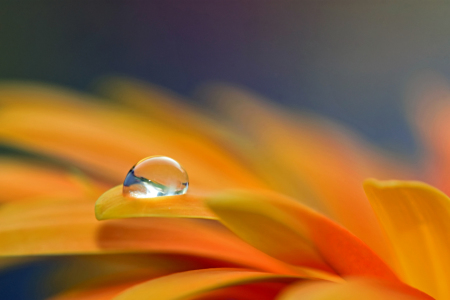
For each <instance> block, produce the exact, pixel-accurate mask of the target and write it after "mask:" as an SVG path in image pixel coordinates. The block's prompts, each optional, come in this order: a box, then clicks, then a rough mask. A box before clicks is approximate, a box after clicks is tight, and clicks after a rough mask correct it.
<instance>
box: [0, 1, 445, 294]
mask: <svg viewBox="0 0 450 300" xmlns="http://www.w3.org/2000/svg"><path fill="white" fill-rule="evenodd" d="M449 16H450V5H448V4H444V3H437V2H434V3H431V2H425V1H395V2H390V1H345V0H344V1H270V2H269V1H119V0H113V1H110V0H108V1H107V0H95V1H87V0H86V1H83V0H82V1H68V0H66V1H56V0H55V1H44V0H34V1H13V0H11V1H8V0H2V1H0V80H2V81H3V80H8V81H9V80H27V81H36V82H45V83H51V84H57V85H62V86H65V87H69V88H74V89H77V90H82V91H87V92H89V91H90V90H91V89H92V84H93V83H95V81H96V80H97V79H98V78H100V77H102V76H105V75H110V74H113V75H125V76H130V77H135V78H138V79H142V80H144V81H147V82H150V83H153V84H157V85H160V86H162V87H164V88H167V89H170V90H172V91H175V92H177V93H179V94H181V95H183V96H186V99H189V100H187V101H193V102H195V101H197V100H195V97H191V96H192V95H193V94H194V93H195V90H196V88H197V87H198V86H200V85H201V84H204V83H206V82H210V81H221V82H227V83H231V84H233V85H237V86H242V87H245V88H248V89H250V90H253V91H255V92H257V93H259V94H261V95H264V96H265V97H267V98H268V99H271V100H272V101H275V102H277V103H279V104H280V105H283V106H285V107H289V108H294V109H297V110H308V111H313V112H316V113H319V114H322V115H325V116H328V117H330V118H332V119H334V120H337V121H339V122H341V123H343V124H346V125H348V126H350V127H351V128H352V129H353V130H355V131H357V132H359V133H360V134H362V135H363V136H365V137H366V138H367V139H369V140H371V141H372V142H375V143H377V144H378V145H380V146H382V147H384V148H385V149H388V150H391V151H395V152H401V153H406V154H408V155H413V154H414V153H415V152H416V149H417V145H416V144H415V142H414V138H413V135H412V133H411V132H410V129H409V126H408V124H407V118H406V116H405V114H404V101H405V100H406V99H407V97H406V96H405V94H406V91H407V89H408V86H409V85H410V84H411V82H412V81H413V80H414V78H415V77H416V76H420V74H422V73H424V72H428V71H430V70H431V71H433V72H437V73H440V74H442V75H443V76H445V77H449V76H450V18H449ZM59 263H60V262H59V261H58V260H57V259H56V260H54V261H51V262H50V266H49V265H48V262H46V267H47V268H52V267H53V265H51V264H54V265H55V266H56V265H57V264H59ZM40 268H41V265H39V263H36V264H34V265H32V266H29V267H27V269H23V270H22V269H20V270H18V271H17V272H14V273H11V272H10V273H8V275H7V276H0V290H2V289H3V291H5V289H7V288H8V289H9V290H14V293H16V294H14V295H12V296H10V298H11V299H13V298H14V297H16V298H14V299H19V298H20V297H23V299H31V298H27V297H31V296H30V295H28V294H26V291H25V290H22V293H23V294H21V295H17V292H18V291H17V289H16V288H11V287H14V286H17V284H18V282H29V284H30V285H33V284H34V285H36V284H38V282H36V281H35V280H34V279H35V278H36V277H37V276H38V274H39V270H40ZM3 295H4V296H5V297H6V298H7V299H9V298H8V294H7V293H6V294H3ZM19 296H20V297H19ZM36 297H37V298H39V295H38V296H36ZM20 299H22V298H20Z"/></svg>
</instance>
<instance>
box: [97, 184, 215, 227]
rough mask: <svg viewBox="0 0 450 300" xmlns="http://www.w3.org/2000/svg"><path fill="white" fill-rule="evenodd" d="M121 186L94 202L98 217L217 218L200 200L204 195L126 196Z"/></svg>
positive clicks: (104, 218)
mask: <svg viewBox="0 0 450 300" xmlns="http://www.w3.org/2000/svg"><path fill="white" fill-rule="evenodd" d="M122 189H123V186H122V185H119V186H116V187H114V188H112V189H110V190H108V191H107V192H105V193H104V194H103V195H102V196H100V198H99V199H98V200H97V202H96V203H95V216H96V218H97V219H98V220H106V219H119V218H133V217H184V218H204V219H217V217H216V216H215V215H214V214H213V213H212V212H211V211H210V210H209V209H208V208H207V207H206V205H205V204H204V198H205V196H203V195H201V194H193V193H190V192H189V191H188V193H187V194H184V195H176V196H165V197H155V198H128V197H125V196H123V195H122Z"/></svg>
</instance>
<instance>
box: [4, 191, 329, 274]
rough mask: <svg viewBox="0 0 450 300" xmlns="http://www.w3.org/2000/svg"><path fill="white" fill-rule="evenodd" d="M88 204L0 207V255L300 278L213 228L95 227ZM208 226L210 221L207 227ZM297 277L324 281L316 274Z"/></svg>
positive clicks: (170, 224)
mask: <svg viewBox="0 0 450 300" xmlns="http://www.w3.org/2000/svg"><path fill="white" fill-rule="evenodd" d="M92 208H93V203H92V202H91V201H81V200H78V201H33V202H28V201H21V202H17V203H9V204H5V205H3V206H1V207H0V240H1V241H2V243H0V255H1V256H19V255H48V254H86V253H92V254H95V253H126V252H128V253H129V252H149V253H172V254H184V255H192V256H198V257H205V258H210V259H216V260H220V261H224V262H227V263H228V264H232V265H237V266H247V267H250V268H255V269H259V270H265V271H270V272H276V273H285V274H299V273H302V272H303V270H293V269H292V268H290V267H289V266H287V265H285V264H283V263H282V262H280V261H277V260H275V259H273V258H271V257H270V256H268V255H266V254H264V253H262V252H260V251H258V250H257V249H255V248H253V247H251V246H249V245H248V244H246V243H245V242H243V241H241V240H240V239H239V238H237V237H236V236H234V235H233V234H232V233H230V232H229V231H228V230H226V229H225V228H223V227H222V226H220V225H219V224H216V223H213V224H211V223H206V224H205V222H206V221H204V220H188V219H173V218H171V219H165V218H151V219H146V218H140V219H128V220H112V221H103V222H98V221H97V220H96V219H95V217H94V214H93V211H92V210H93V209H92ZM209 222H212V221H209ZM302 274H305V276H306V275H308V274H311V275H308V276H312V277H316V278H323V277H322V276H321V275H320V274H318V273H317V272H313V271H311V272H309V273H305V272H303V273H302Z"/></svg>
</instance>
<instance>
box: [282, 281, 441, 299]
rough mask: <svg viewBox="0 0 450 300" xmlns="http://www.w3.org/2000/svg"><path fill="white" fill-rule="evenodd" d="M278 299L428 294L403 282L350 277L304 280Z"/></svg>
mask: <svg viewBox="0 0 450 300" xmlns="http://www.w3.org/2000/svg"><path fill="white" fill-rule="evenodd" d="M277 299H278V300H297V299H304V300H334V299H345V300H360V299H364V300H379V299H384V300H414V299H416V300H419V299H423V300H425V299H428V300H431V299H433V298H431V297H430V296H428V295H426V294H424V293H422V292H420V291H418V290H415V289H413V288H411V287H409V286H407V285H404V284H393V283H392V282H382V281H374V280H367V279H350V280H349V281H347V282H345V283H340V284H338V283H333V282H323V281H319V282H305V283H300V284H295V285H293V286H291V287H289V288H287V289H286V290H285V291H284V292H283V293H282V294H281V295H280V296H279V297H278V298H277Z"/></svg>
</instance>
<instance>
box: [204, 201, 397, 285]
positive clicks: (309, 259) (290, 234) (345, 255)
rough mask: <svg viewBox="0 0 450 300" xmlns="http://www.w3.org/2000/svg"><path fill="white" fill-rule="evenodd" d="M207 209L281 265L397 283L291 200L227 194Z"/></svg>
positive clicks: (363, 250)
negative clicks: (281, 261)
mask: <svg viewBox="0 0 450 300" xmlns="http://www.w3.org/2000/svg"><path fill="white" fill-rule="evenodd" d="M207 204H208V206H209V207H210V208H211V210H212V211H213V212H214V213H215V214H216V215H217V216H218V217H219V218H220V221H221V222H223V223H224V224H225V225H226V226H227V227H229V228H230V229H231V230H232V231H233V232H235V233H236V234H237V235H238V236H240V237H241V238H243V239H244V240H246V241H247V242H249V243H250V244H252V245H254V246H255V247H257V248H259V249H261V250H262V251H264V252H266V253H268V254H270V255H272V256H274V257H276V258H278V259H281V260H283V261H286V262H289V263H292V264H296V265H306V266H310V267H314V268H318V269H322V270H326V271H329V270H330V268H329V267H331V269H332V270H334V271H336V272H337V273H338V274H340V275H343V276H357V275H360V276H368V277H376V278H383V279H387V280H392V281H397V280H398V279H397V277H396V276H395V275H394V274H393V273H392V271H391V270H390V269H389V267H387V266H386V264H385V263H384V262H383V261H382V260H381V259H380V258H379V257H378V256H377V255H376V254H375V253H373V251H372V250H371V249H370V248H369V247H367V246H366V245H365V244H364V243H363V242H362V241H361V240H359V239H358V238H357V237H356V236H354V235H352V234H351V233H350V232H348V231H347V230H346V229H344V228H343V227H341V226H340V225H338V224H336V223H334V222H333V221H331V220H329V219H327V218H326V217H324V216H322V215H320V214H318V213H316V212H314V211H313V210H311V209H309V208H307V207H305V206H303V205H302V204H300V203H298V202H297V201H295V200H293V199H291V198H288V197H285V196H282V195H279V194H275V193H268V192H267V193H259V194H257V193H254V192H253V193H249V192H228V193H224V194H223V195H221V196H215V197H212V198H210V199H209V200H208V202H207ZM324 262H326V264H325V263H324Z"/></svg>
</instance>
